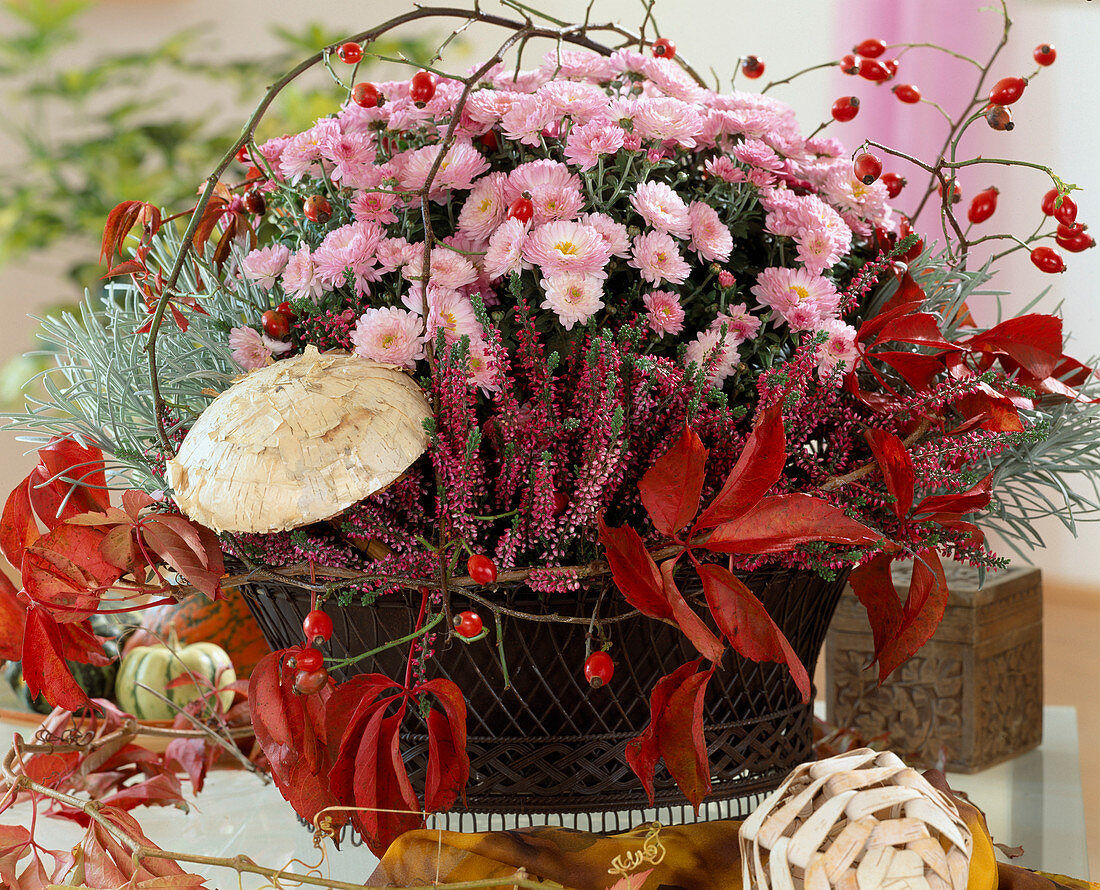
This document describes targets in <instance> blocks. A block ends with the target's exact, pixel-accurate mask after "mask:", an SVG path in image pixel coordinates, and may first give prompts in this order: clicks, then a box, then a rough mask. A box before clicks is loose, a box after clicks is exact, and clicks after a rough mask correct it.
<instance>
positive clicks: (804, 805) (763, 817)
mask: <svg viewBox="0 0 1100 890" xmlns="http://www.w3.org/2000/svg"><path fill="white" fill-rule="evenodd" d="M740 843H741V868H742V876H743V885H744V888H745V890H965V888H966V886H967V881H968V877H969V866H970V856H971V853H972V851H973V836H972V835H971V832H970V829H969V828H968V827H967V825H966V823H965V822H964V821H963V820H962V819H961V818H960V816H959V813H958V810H957V809H956V807H955V805H954V803H953V802H952V801H951V800H950V799H949V798H948V797H947V795H945V794H944V793H943V792H942V791H940V790H939V789H937V788H934V787H933V786H932V785H931V784H929V783H928V781H927V780H926V779H925V778H924V777H923V776H921V775H920V773H918V772H917V771H916V770H914V769H912V768H910V767H907V766H906V765H905V764H904V763H903V762H902V761H901V760H900V758H898V757H897V755H895V754H893V753H892V752H890V751H884V752H878V751H872V750H870V749H868V748H860V749H858V750H856V751H850V752H847V753H845V754H841V755H838V756H836V757H830V758H828V759H826V760H821V761H818V762H816V763H806V764H803V765H801V766H799V767H798V768H797V769H795V770H794V771H793V772H792V773H791V775H790V776H789V777H788V778H787V779H786V780H784V782H783V784H782V785H781V786H780V787H779V788H778V789H776V791H775V793H774V794H772V795H771V796H769V797H768V799H767V800H765V801H764V802H763V803H762V804H761V805H760V806H759V807H758V808H757V809H756V811H755V812H754V813H753V814H752V815H751V816H750V817H749V818H748V819H747V820H745V822H744V824H743V825H742V826H741V836H740Z"/></svg>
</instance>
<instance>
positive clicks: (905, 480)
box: [863, 429, 916, 520]
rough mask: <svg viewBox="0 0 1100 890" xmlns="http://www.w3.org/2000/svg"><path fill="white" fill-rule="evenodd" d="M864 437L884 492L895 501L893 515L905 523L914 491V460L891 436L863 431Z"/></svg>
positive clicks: (903, 445)
mask: <svg viewBox="0 0 1100 890" xmlns="http://www.w3.org/2000/svg"><path fill="white" fill-rule="evenodd" d="M863 435H864V437H865V438H866V439H867V444H868V445H870V446H871V453H872V454H874V456H875V461H876V462H877V463H878V467H879V470H880V471H881V472H882V478H883V480H884V481H885V483H886V490H887V491H888V492H890V494H891V495H892V496H893V498H894V503H893V504H891V508H892V509H893V511H894V515H895V516H897V517H898V519H901V520H904V519H905V517H906V516H907V515H908V514H909V510H910V508H911V507H912V506H913V487H914V485H915V482H916V472H915V471H914V469H913V459H912V458H911V457H910V456H909V451H908V449H907V448H906V447H905V443H904V442H902V441H901V439H899V438H898V437H897V436H895V435H894V434H893V433H891V432H887V431H886V430H875V429H871V430H866V431H865V432H864V434H863Z"/></svg>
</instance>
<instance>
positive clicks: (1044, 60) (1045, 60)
mask: <svg viewBox="0 0 1100 890" xmlns="http://www.w3.org/2000/svg"><path fill="white" fill-rule="evenodd" d="M1031 57H1032V58H1033V59H1034V60H1035V61H1036V62H1038V63H1039V64H1040V65H1042V66H1043V67H1044V68H1045V67H1046V66H1047V65H1053V64H1054V60H1055V59H1056V58H1057V57H1058V50H1056V49H1055V48H1054V47H1053V46H1051V45H1050V44H1049V43H1040V44H1039V45H1038V46H1037V47H1035V51H1034V52H1033V53H1032V54H1031Z"/></svg>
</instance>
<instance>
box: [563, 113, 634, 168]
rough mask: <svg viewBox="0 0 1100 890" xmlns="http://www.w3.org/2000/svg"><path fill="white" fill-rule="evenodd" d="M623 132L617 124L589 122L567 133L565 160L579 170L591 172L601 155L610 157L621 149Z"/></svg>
mask: <svg viewBox="0 0 1100 890" xmlns="http://www.w3.org/2000/svg"><path fill="white" fill-rule="evenodd" d="M625 135H626V133H625V131H624V130H623V128H622V127H620V126H619V125H618V124H612V123H608V122H606V121H598V120H597V121H591V122H590V123H587V124H584V125H583V126H580V127H574V128H573V129H572V130H570V131H569V137H568V138H567V139H566V142H565V159H566V160H567V161H569V163H570V164H575V165H576V166H577V167H579V168H580V169H581V170H591V169H592V168H593V167H595V166H596V164H597V163H598V162H599V159H600V156H601V155H611V154H614V153H615V152H617V151H618V150H619V149H620V148H622V147H623V137H624V136H625Z"/></svg>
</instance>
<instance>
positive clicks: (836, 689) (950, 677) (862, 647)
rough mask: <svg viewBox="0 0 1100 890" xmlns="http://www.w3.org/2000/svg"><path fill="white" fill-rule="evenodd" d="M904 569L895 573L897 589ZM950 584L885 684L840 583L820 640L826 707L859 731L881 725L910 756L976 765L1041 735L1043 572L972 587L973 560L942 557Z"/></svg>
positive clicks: (994, 576) (855, 604) (1021, 748)
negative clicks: (930, 630)
mask: <svg viewBox="0 0 1100 890" xmlns="http://www.w3.org/2000/svg"><path fill="white" fill-rule="evenodd" d="M903 572H904V570H903ZM907 574H908V573H907V572H904V574H901V575H898V574H896V575H895V577H894V584H895V586H896V587H897V588H898V590H899V591H901V592H902V596H904V592H905V591H906V590H907V589H908V583H909V579H908V577H907ZM947 584H948V589H949V590H950V596H949V597H948V601H947V611H946V613H945V614H944V619H943V623H942V624H941V625H940V626H939V628H938V629H937V631H936V633H935V635H934V636H933V637H932V639H931V640H929V641H928V642H927V643H926V644H925V645H924V647H923V648H921V649H920V650H919V651H918V652H917V653H916V655H914V656H913V657H912V658H911V659H909V661H907V662H905V664H903V665H901V667H899V668H898V669H897V670H896V671H894V673H893V674H892V675H891V676H890V677H889V678H888V679H887V680H886V682H885V683H884V684H882V686H878V685H877V678H878V672H877V670H875V669H874V668H871V669H869V670H868V669H865V668H866V666H867V665H868V664H869V663H870V661H871V655H872V653H873V651H874V646H873V643H872V640H871V628H870V626H869V625H868V623H867V612H866V610H865V609H864V608H863V606H862V605H861V604H860V602H859V600H857V599H856V597H855V595H854V594H853V593H852V591H851V588H848V589H846V590H845V592H844V596H842V597H841V601H840V606H839V608H838V609H837V612H836V617H835V618H834V619H833V622H832V625H831V626H830V629H829V636H828V640H827V643H826V664H827V680H826V682H827V684H828V695H827V714H828V719H829V721H830V722H831V723H834V724H836V725H837V726H840V727H850V728H852V729H855V730H857V731H858V732H860V733H861V734H863V735H864V736H865V737H873V736H877V735H880V734H882V733H888V734H889V744H890V747H891V748H892V749H893V750H894V751H896V752H897V753H898V754H900V755H902V756H903V757H905V758H906V759H907V760H909V761H910V762H911V763H913V764H920V765H924V766H939V767H941V768H943V766H944V764H945V763H946V769H948V770H954V771H956V772H977V771H978V770H982V769H985V768H986V767H988V766H992V765H993V764H995V763H1000V762H1001V761H1004V760H1009V759H1011V758H1013V757H1015V756H1017V755H1018V754H1022V753H1023V752H1025V751H1028V750H1030V749H1031V748H1034V747H1035V746H1037V745H1038V744H1039V743H1040V742H1041V741H1042V733H1043V713H1042V712H1043V625H1042V620H1043V604H1042V582H1041V576H1040V573H1039V570H1038V569H1035V568H1028V567H1024V568H1011V569H1008V570H1006V571H1002V572H997V573H988V574H987V575H986V582H985V586H984V587H983V588H981V589H979V588H978V576H977V571H976V570H974V569H970V568H966V567H961V566H957V565H954V564H949V565H948V567H947Z"/></svg>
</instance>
